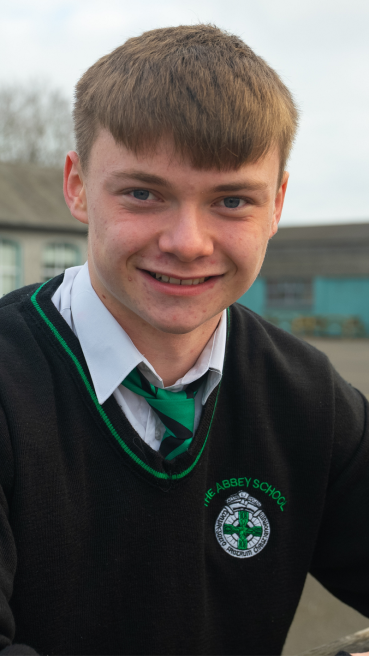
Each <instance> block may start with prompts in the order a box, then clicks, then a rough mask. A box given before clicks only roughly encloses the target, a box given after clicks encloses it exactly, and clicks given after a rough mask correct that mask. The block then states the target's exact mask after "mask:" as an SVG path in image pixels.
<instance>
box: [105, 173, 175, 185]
mask: <svg viewBox="0 0 369 656" xmlns="http://www.w3.org/2000/svg"><path fill="white" fill-rule="evenodd" d="M111 177H112V178H114V179H116V180H122V179H124V180H139V181H140V182H147V184H156V185H160V186H161V187H167V188H168V189H172V188H173V185H172V184H171V183H170V182H169V180H166V179H165V178H161V177H160V176H159V175H154V174H153V173H144V172H143V171H135V170H130V171H113V173H112V174H111Z"/></svg>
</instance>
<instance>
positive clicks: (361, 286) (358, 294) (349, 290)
mask: <svg viewBox="0 0 369 656" xmlns="http://www.w3.org/2000/svg"><path fill="white" fill-rule="evenodd" d="M313 288H314V300H315V303H314V307H313V313H314V314H320V315H327V314H342V315H351V316H352V315H353V316H357V317H360V319H361V320H362V322H363V323H364V325H365V328H366V332H367V333H368V334H369V278H320V277H317V278H315V279H314V286H313Z"/></svg>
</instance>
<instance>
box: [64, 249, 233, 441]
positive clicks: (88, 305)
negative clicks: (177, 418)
mask: <svg viewBox="0 0 369 656" xmlns="http://www.w3.org/2000/svg"><path fill="white" fill-rule="evenodd" d="M52 301H53V303H54V305H55V307H56V309H57V310H58V311H59V312H60V314H61V315H62V317H63V318H64V319H65V321H66V322H67V324H68V325H69V327H70V328H71V329H72V330H73V332H74V334H75V335H76V336H77V338H78V339H79V342H80V345H81V348H82V351H83V354H84V356H85V359H86V362H87V366H88V369H89V371H90V374H91V378H92V382H93V384H94V388H95V392H96V396H97V398H98V400H99V403H104V402H105V401H106V400H107V399H108V398H109V396H111V395H112V394H114V397H115V399H116V401H117V402H118V404H119V405H120V407H121V409H122V410H123V412H124V414H125V415H126V417H127V419H128V421H129V422H130V423H131V424H132V426H133V428H134V429H135V430H136V431H137V433H138V434H139V435H140V437H141V438H142V439H143V440H144V441H145V442H146V443H147V444H149V446H151V448H152V449H154V450H155V451H158V449H159V446H160V442H161V439H162V437H163V435H164V431H165V427H164V424H163V423H162V422H161V421H160V419H159V417H158V416H157V415H156V414H155V412H154V411H153V409H152V408H151V407H150V406H149V404H148V403H147V401H146V399H144V398H143V397H142V396H139V395H138V394H135V393H134V392H131V390H129V389H127V387H124V386H123V385H122V384H121V383H122V381H123V380H124V379H125V378H126V377H127V376H128V374H129V373H130V372H131V371H132V370H133V369H134V368H135V367H138V368H139V370H140V371H141V373H142V374H143V375H144V376H146V378H147V379H148V380H149V382H150V383H151V384H152V385H155V386H156V387H160V388H162V389H163V388H164V384H163V381H162V379H161V378H160V376H159V375H158V374H157V373H156V371H155V369H154V367H153V366H152V365H151V364H150V362H149V361H148V360H147V359H146V358H145V356H144V355H142V354H141V353H140V352H139V351H138V349H137V348H136V347H135V345H134V344H133V342H132V340H131V339H130V338H129V337H128V335H127V333H126V332H125V330H123V328H122V327H121V326H120V324H119V323H118V322H117V321H116V320H115V319H114V317H113V315H112V314H110V312H109V310H108V309H107V308H106V307H105V305H104V304H103V303H102V301H100V299H99V297H98V295H97V294H96V292H95V291H94V289H93V287H92V285H91V280H90V275H89V271H88V265H87V262H86V264H84V265H83V266H77V267H71V268H70V269H67V270H66V271H65V274H64V280H63V282H62V284H61V285H60V287H58V289H57V290H56V292H55V294H54V296H53V297H52ZM226 333H227V315H226V311H225V310H224V311H223V313H222V316H221V320H220V322H219V324H218V327H217V329H216V331H215V332H214V334H213V335H212V336H211V338H210V339H209V341H208V343H207V344H206V346H205V348H204V349H203V351H202V353H201V354H200V356H199V358H198V359H197V361H196V363H195V364H194V366H193V367H191V369H190V370H189V371H188V372H187V373H186V374H185V375H184V376H183V377H182V378H179V379H178V380H177V381H176V382H175V383H174V385H170V386H169V387H166V388H165V389H167V390H171V391H173V392H180V391H182V390H183V389H185V387H186V386H187V385H189V383H192V382H193V381H194V380H198V379H199V378H201V376H203V375H204V374H205V373H206V372H208V375H207V378H206V379H205V382H204V383H202V385H201V387H200V388H199V391H198V393H197V394H196V396H195V430H196V429H197V427H198V425H199V422H200V417H201V412H202V406H203V405H204V404H205V403H206V401H207V399H208V397H209V395H210V394H211V392H212V391H213V389H214V388H215V387H216V385H217V384H218V383H219V381H220V379H221V377H222V371H223V363H224V354H225V343H226Z"/></svg>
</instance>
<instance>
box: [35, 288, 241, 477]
mask: <svg viewBox="0 0 369 656" xmlns="http://www.w3.org/2000/svg"><path fill="white" fill-rule="evenodd" d="M47 282H48V281H47ZM44 285H46V282H44V283H43V284H42V285H40V287H39V288H38V289H36V291H35V292H34V293H33V294H32V296H31V301H32V303H33V305H34V307H35V309H36V310H37V312H38V313H39V315H40V316H41V318H42V319H43V320H44V322H45V323H46V325H47V326H48V328H50V330H51V332H52V333H53V335H54V337H55V338H56V339H57V340H58V342H59V344H60V345H61V346H62V347H63V349H64V350H65V351H66V353H67V354H68V355H69V357H70V358H71V360H72V362H73V364H74V365H75V367H76V369H77V371H78V373H79V375H80V376H81V378H82V381H83V383H84V385H85V387H86V389H87V391H88V393H89V395H90V397H91V399H92V401H93V403H94V405H95V408H96V410H97V411H98V413H99V415H100V417H101V418H102V420H103V421H104V423H105V424H106V426H107V427H108V429H109V430H110V432H111V434H112V435H113V437H114V438H115V439H116V441H117V442H118V444H119V445H120V446H121V447H122V449H123V451H125V452H126V453H127V454H128V455H129V456H130V457H131V458H132V460H134V462H135V463H136V464H138V465H140V467H142V468H143V469H145V470H146V471H147V472H149V473H150V474H152V475H153V476H156V477H157V478H161V479H165V480H169V479H170V480H179V479H181V478H184V477H185V476H187V475H188V474H189V473H190V472H191V471H192V470H193V468H194V467H195V466H196V465H197V463H198V461H199V460H200V458H201V455H202V453H203V451H204V449H205V445H206V442H207V440H208V437H209V433H210V429H211V426H212V424H213V419H214V414H215V409H216V407H217V403H218V397H219V391H220V385H221V381H220V382H219V386H218V392H217V396H216V399H215V404H214V409H213V414H212V416H211V420H210V425H209V428H208V432H207V433H206V437H205V440H204V444H203V445H202V448H201V450H200V452H199V454H198V456H197V458H196V460H195V461H194V462H193V463H192V465H190V467H188V468H187V469H186V470H185V471H183V472H181V473H180V474H173V475H170V474H166V473H165V472H158V471H156V469H153V468H152V467H150V466H149V465H147V464H146V463H145V462H143V461H142V460H141V459H140V458H139V457H138V456H136V454H135V453H133V451H131V449H130V448H129V447H128V446H127V444H126V443H125V442H124V441H123V440H122V438H121V437H120V435H119V433H118V432H117V431H116V430H115V428H114V426H113V424H112V423H111V421H110V419H109V417H108V416H107V414H106V412H105V411H104V409H103V408H102V406H101V405H100V403H99V401H98V399H97V396H96V394H95V390H94V389H93V388H92V386H91V385H90V383H89V381H88V378H87V376H86V374H85V372H84V371H83V367H82V365H81V363H80V362H79V360H78V358H76V356H75V355H74V353H73V351H72V350H71V349H70V348H69V346H68V344H67V343H66V341H65V340H64V339H63V337H62V336H61V335H60V333H59V332H58V330H57V329H56V328H55V326H54V324H53V323H52V322H51V321H50V319H48V317H47V316H46V314H45V312H44V311H43V310H41V308H40V306H39V304H38V301H37V298H36V297H37V294H38V292H39V291H40V289H42V287H43V286H44ZM227 317H228V326H229V308H227Z"/></svg>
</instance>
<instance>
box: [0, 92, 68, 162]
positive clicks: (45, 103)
mask: <svg viewBox="0 0 369 656" xmlns="http://www.w3.org/2000/svg"><path fill="white" fill-rule="evenodd" d="M71 148H74V138H73V124H72V117H71V108H70V103H69V100H68V99H67V98H66V97H65V96H64V94H63V93H62V92H61V91H60V90H59V89H55V88H51V87H50V85H48V84H47V83H45V82H42V81H33V82H30V83H28V84H23V85H21V84H11V85H10V84H9V85H3V86H2V87H0V160H2V161H6V162H33V163H36V164H40V165H43V166H52V167H60V166H62V165H63V162H64V158H65V154H66V152H67V151H68V150H70V149H71Z"/></svg>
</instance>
